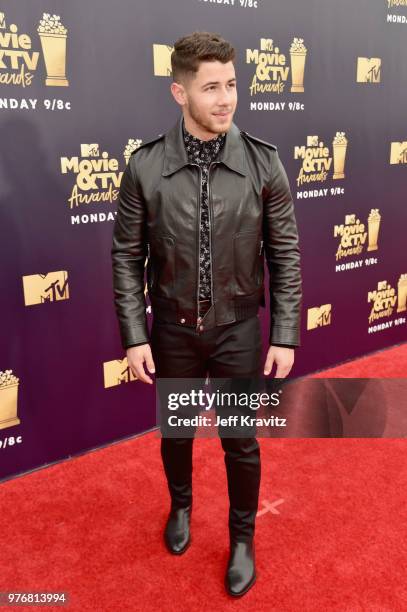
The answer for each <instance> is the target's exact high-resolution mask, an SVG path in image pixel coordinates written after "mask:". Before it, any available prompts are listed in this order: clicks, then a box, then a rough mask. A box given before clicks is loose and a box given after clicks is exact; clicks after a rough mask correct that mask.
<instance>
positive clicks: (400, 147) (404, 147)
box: [390, 142, 407, 164]
mask: <svg viewBox="0 0 407 612" xmlns="http://www.w3.org/2000/svg"><path fill="white" fill-rule="evenodd" d="M390 163H391V164H406V163H407V142H392V143H391V148H390Z"/></svg>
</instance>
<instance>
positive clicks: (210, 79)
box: [173, 61, 237, 139]
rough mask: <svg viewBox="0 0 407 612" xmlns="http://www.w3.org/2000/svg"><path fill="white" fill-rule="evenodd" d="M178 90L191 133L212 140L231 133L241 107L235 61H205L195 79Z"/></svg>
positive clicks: (178, 96) (178, 97) (186, 122)
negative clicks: (238, 103) (234, 118)
mask: <svg viewBox="0 0 407 612" xmlns="http://www.w3.org/2000/svg"><path fill="white" fill-rule="evenodd" d="M173 85H176V84H174V83H173ZM177 88H180V89H178V95H177V98H176V99H177V101H178V102H179V103H180V104H181V105H182V106H183V112H184V118H185V124H186V127H187V129H189V131H192V133H195V135H199V137H200V138H202V139H209V138H214V137H215V136H216V135H217V134H220V133H222V132H227V131H228V130H229V128H230V126H231V124H232V120H233V115H234V113H235V110H236V106H237V89H236V75H235V68H234V66H233V62H227V63H226V64H223V63H222V62H219V61H210V62H201V63H200V65H199V70H198V72H197V73H196V75H195V78H191V80H189V81H188V83H187V84H185V86H179V85H178V84H177ZM174 91H175V90H174V89H173V93H174Z"/></svg>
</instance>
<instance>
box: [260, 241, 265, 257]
mask: <svg viewBox="0 0 407 612" xmlns="http://www.w3.org/2000/svg"><path fill="white" fill-rule="evenodd" d="M263 242H264V241H263V240H262V241H261V242H260V251H259V255H261V250H262V248H263Z"/></svg>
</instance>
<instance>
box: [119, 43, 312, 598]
mask: <svg viewBox="0 0 407 612" xmlns="http://www.w3.org/2000/svg"><path fill="white" fill-rule="evenodd" d="M234 59H235V50H234V48H233V47H232V46H231V45H230V44H229V43H228V42H227V41H225V40H224V39H223V38H222V37H221V36H220V35H218V34H212V33H208V32H194V33H192V34H191V35H188V36H184V37H182V38H180V39H179V40H178V41H177V42H176V43H175V45H174V50H173V52H172V55H171V64H172V73H173V82H172V83H171V93H172V95H173V97H174V99H175V101H176V102H177V103H178V104H179V105H180V107H181V110H182V116H181V117H180V118H179V119H178V121H177V122H176V124H175V125H174V126H173V127H172V128H171V129H170V130H169V131H168V132H167V133H166V134H161V135H159V136H158V137H157V138H155V139H154V140H151V141H149V142H146V143H144V144H143V145H142V146H141V147H139V148H138V149H137V150H136V151H134V152H133V154H132V155H131V158H130V161H129V163H128V165H127V167H126V170H125V172H124V173H123V178H122V182H121V186H120V198H119V206H118V212H117V217H116V221H115V227H114V235H113V247H112V260H113V283H114V294H115V298H114V299H115V306H116V311H117V315H118V319H119V323H120V332H121V339H122V344H123V347H124V348H125V349H126V351H127V360H128V363H129V366H130V368H131V370H132V372H133V373H134V374H135V376H137V378H138V379H139V380H140V381H142V382H146V383H149V384H152V383H153V381H152V379H151V378H150V376H149V375H148V374H147V373H146V371H145V366H146V368H147V370H148V372H149V373H154V372H155V373H156V376H157V377H165V378H185V379H188V378H192V377H194V378H199V379H200V378H202V377H203V378H205V376H206V375H207V373H209V376H210V377H211V378H212V377H256V376H260V375H261V349H262V342H261V330H260V321H259V314H258V311H259V306H263V307H264V306H265V298H264V282H263V281H264V256H265V257H266V260H267V265H268V269H269V272H270V287H269V290H270V306H271V329H270V336H269V343H270V347H269V349H268V353H267V358H266V362H265V365H264V374H265V375H268V374H270V372H271V369H272V367H273V364H274V363H276V366H277V370H276V377H278V378H284V377H286V376H287V374H288V373H289V372H290V370H291V368H292V365H293V362H294V348H295V347H296V346H299V344H300V331H299V330H300V306H301V273H300V252H299V245H298V234H297V226H296V220H295V216H294V206H293V201H292V197H291V193H290V187H289V183H288V179H287V175H286V173H285V170H284V168H283V166H282V163H281V161H280V159H279V156H278V153H277V149H276V147H275V146H274V145H272V144H270V143H267V142H265V141H262V140H259V139H257V138H255V137H253V136H251V135H249V134H247V133H246V132H244V131H241V130H240V129H239V128H238V127H237V126H236V125H235V124H234V123H233V115H234V112H235V110H236V105H237V90H236V75H235V70H234V64H233V61H234ZM147 256H148V263H147V286H148V292H149V297H150V302H151V306H152V311H153V324H152V329H151V338H150V335H149V331H148V326H147V320H146V302H145V297H144V266H145V261H146V257H147ZM150 343H151V347H150ZM192 443H193V435H192V436H189V437H175V438H171V437H167V436H163V437H162V438H161V456H162V460H163V466H164V470H165V474H166V477H167V482H168V488H169V492H170V497H171V508H170V512H169V515H168V520H167V523H166V526H165V531H164V539H165V543H166V545H167V547H168V549H169V550H170V552H171V553H173V554H181V553H183V552H185V551H186V550H187V548H188V546H189V544H190V542H191V538H190V516H191V509H192ZM221 443H222V447H223V450H224V451H225V464H226V471H227V480H228V494H229V501H230V506H229V533H230V555H229V561H228V566H227V570H226V574H225V586H226V590H227V592H228V593H229V594H230V595H233V596H241V595H243V594H244V593H246V592H247V591H248V590H249V589H250V587H251V586H252V585H253V584H254V582H255V579H256V571H255V561H254V529H255V517H256V513H257V508H258V493H259V485H260V454H259V445H258V442H257V440H256V438H255V437H254V436H253V437H250V436H249V437H241V438H238V437H236V438H234V437H221Z"/></svg>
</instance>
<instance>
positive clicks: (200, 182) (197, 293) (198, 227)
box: [190, 162, 202, 331]
mask: <svg viewBox="0 0 407 612" xmlns="http://www.w3.org/2000/svg"><path fill="white" fill-rule="evenodd" d="M190 164H191V166H198V170H199V182H198V216H197V217H198V218H197V232H198V251H197V264H198V265H197V274H198V276H197V289H196V331H198V329H199V325H200V322H199V321H198V318H199V281H200V269H199V259H200V255H201V254H200V250H201V185H202V169H201V166H200V165H199V164H195V163H194V162H190Z"/></svg>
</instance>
